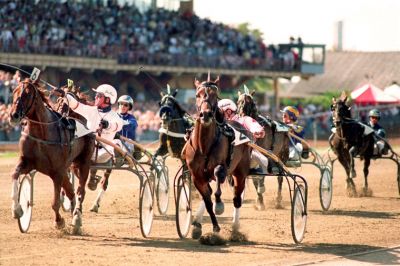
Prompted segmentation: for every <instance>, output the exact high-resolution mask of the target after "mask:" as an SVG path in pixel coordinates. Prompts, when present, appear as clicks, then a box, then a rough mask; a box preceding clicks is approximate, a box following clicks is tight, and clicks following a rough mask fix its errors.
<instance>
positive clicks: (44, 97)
mask: <svg viewBox="0 0 400 266" xmlns="http://www.w3.org/2000/svg"><path fill="white" fill-rule="evenodd" d="M22 83H27V84H29V85H32V86H33V87H34V89H36V90H37V92H38V93H39V97H40V98H41V99H42V101H43V102H44V103H45V104H46V105H47V106H51V105H50V100H49V95H50V92H49V91H48V90H46V88H45V87H44V86H43V85H41V84H40V83H39V82H32V81H31V80H30V79H29V78H25V79H24V81H22Z"/></svg>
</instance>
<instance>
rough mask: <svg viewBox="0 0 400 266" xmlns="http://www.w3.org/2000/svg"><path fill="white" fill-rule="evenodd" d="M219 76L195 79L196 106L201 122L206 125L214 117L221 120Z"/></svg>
mask: <svg viewBox="0 0 400 266" xmlns="http://www.w3.org/2000/svg"><path fill="white" fill-rule="evenodd" d="M218 82H219V77H218V78H217V79H216V80H214V81H210V76H209V77H208V79H207V81H203V82H200V81H198V80H197V79H195V81H194V85H195V87H196V108H197V112H198V113H199V118H200V122H201V123H202V124H204V125H209V124H210V123H211V122H212V120H213V119H217V120H220V119H221V118H220V116H221V114H220V111H219V109H218V99H219V88H218Z"/></svg>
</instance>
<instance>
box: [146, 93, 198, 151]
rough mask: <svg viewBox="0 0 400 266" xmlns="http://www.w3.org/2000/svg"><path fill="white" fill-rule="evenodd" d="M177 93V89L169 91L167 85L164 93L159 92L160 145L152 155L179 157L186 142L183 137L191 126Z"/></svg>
mask: <svg viewBox="0 0 400 266" xmlns="http://www.w3.org/2000/svg"><path fill="white" fill-rule="evenodd" d="M177 93H178V91H177V90H175V91H174V92H172V93H171V90H170V87H169V86H167V93H166V94H165V93H163V92H161V101H160V102H159V105H160V111H159V114H160V117H161V128H160V130H159V132H160V137H159V139H160V145H159V147H158V148H157V150H156V152H155V153H154V156H164V155H166V154H167V153H168V154H169V155H170V156H171V157H174V158H179V159H180V158H181V152H182V149H183V146H184V145H185V143H186V140H185V139H184V137H185V134H186V130H187V129H189V128H191V127H192V126H193V123H192V121H191V118H190V116H189V115H188V113H187V112H186V111H185V110H184V109H183V108H182V107H181V106H180V104H179V103H178V102H177V100H176V98H175V96H176V94H177Z"/></svg>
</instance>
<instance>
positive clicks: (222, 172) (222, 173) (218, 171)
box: [214, 165, 227, 184]
mask: <svg viewBox="0 0 400 266" xmlns="http://www.w3.org/2000/svg"><path fill="white" fill-rule="evenodd" d="M226 174H227V171H226V168H225V167H224V166H223V165H217V166H216V167H215V168H214V176H215V178H217V179H218V180H219V182H220V183H221V184H223V183H224V182H225V178H226Z"/></svg>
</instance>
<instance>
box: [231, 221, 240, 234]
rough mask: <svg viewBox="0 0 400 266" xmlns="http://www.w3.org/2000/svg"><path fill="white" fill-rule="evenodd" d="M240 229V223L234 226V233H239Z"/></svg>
mask: <svg viewBox="0 0 400 266" xmlns="http://www.w3.org/2000/svg"><path fill="white" fill-rule="evenodd" d="M239 228H240V224H239V223H234V224H232V231H233V232H237V231H239Z"/></svg>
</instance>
